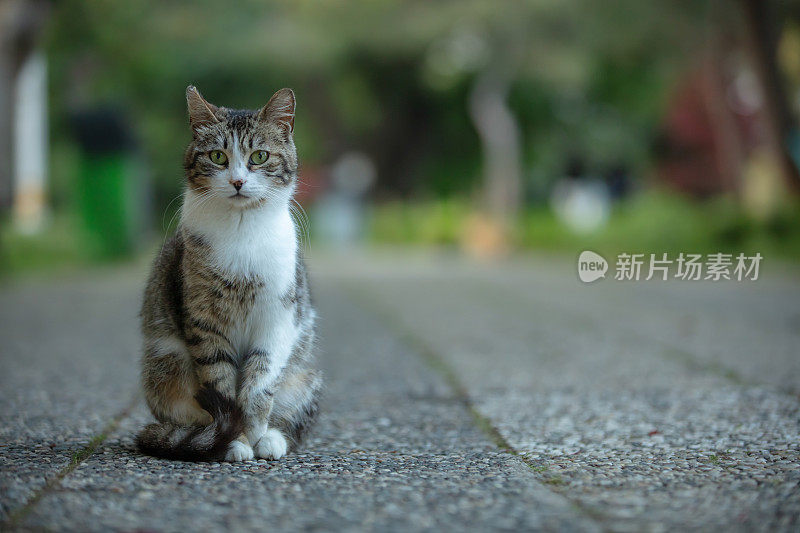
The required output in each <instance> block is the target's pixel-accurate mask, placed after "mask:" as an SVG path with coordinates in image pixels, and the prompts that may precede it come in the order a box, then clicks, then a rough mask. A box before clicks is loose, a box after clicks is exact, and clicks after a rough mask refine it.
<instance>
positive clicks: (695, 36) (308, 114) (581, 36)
mask: <svg viewBox="0 0 800 533" xmlns="http://www.w3.org/2000/svg"><path fill="white" fill-rule="evenodd" d="M705 10H706V2H704V1H695V0H669V1H668V0H659V1H654V2H637V1H635V0H610V1H607V2H595V1H592V0H571V1H567V2H564V1H557V0H529V1H522V0H520V1H515V2H501V3H497V2H489V1H478V0H458V1H456V0H449V1H440V2H418V1H400V0H381V1H354V2H339V1H333V0H329V1H313V2H312V1H309V0H301V1H296V0H295V1H289V0H285V1H273V2H264V1H255V0H250V1H243V2H237V3H235V4H229V5H226V6H225V7H221V6H220V4H219V3H217V2H212V1H211V0H200V1H195V2H181V1H174V0H173V1H163V0H162V1H158V2H156V1H155V0H137V1H131V2H109V1H102V0H88V1H87V0H63V1H61V2H57V3H55V8H54V11H53V16H52V20H51V24H50V27H49V31H48V39H47V51H48V55H49V58H50V65H51V77H52V83H51V99H52V102H53V108H52V111H53V112H52V115H53V120H52V123H53V128H54V137H55V139H54V150H55V152H56V153H57V154H59V157H61V156H63V155H64V154H66V153H68V149H67V148H64V146H63V145H64V144H66V143H68V140H67V139H68V138H69V129H68V123H67V117H68V116H69V112H70V111H71V110H73V109H76V108H79V107H81V106H90V105H95V104H98V103H112V104H114V105H116V106H118V107H119V109H120V110H121V112H124V113H125V114H126V115H127V116H128V117H130V119H131V121H132V123H133V125H134V126H135V128H136V130H137V137H138V139H139V140H140V143H141V144H140V148H141V150H142V151H143V152H144V154H145V157H146V160H147V161H148V162H149V165H150V168H151V176H152V182H153V188H154V192H155V197H156V203H155V206H154V212H155V213H157V214H158V213H162V212H163V211H164V209H165V208H166V205H167V204H168V202H169V201H170V200H171V199H172V198H173V197H174V196H175V195H176V194H178V192H179V190H180V186H181V174H182V171H181V166H180V165H181V151H182V149H183V145H184V142H186V141H188V138H189V132H188V128H187V126H186V119H185V110H184V101H183V98H184V96H183V95H184V89H185V87H186V85H188V84H190V83H193V84H195V85H197V86H198V87H199V88H200V89H201V90H202V91H203V94H204V95H205V96H206V97H207V98H208V99H209V100H211V101H212V102H215V103H218V104H220V105H228V106H232V107H251V108H254V107H257V106H260V105H262V104H263V103H264V102H265V101H266V100H267V99H268V98H269V96H270V94H271V93H272V91H274V90H275V89H277V88H280V87H282V86H292V87H293V88H295V90H296V92H297V95H298V116H297V126H296V136H297V143H298V146H299V149H300V155H301V158H302V159H303V161H304V162H305V164H306V165H308V166H316V165H320V164H327V163H330V162H331V161H332V160H333V159H334V158H335V157H336V156H337V155H338V154H340V153H341V152H342V151H345V150H350V149H358V150H361V151H363V152H366V153H367V154H369V155H370V156H371V157H372V158H373V159H374V160H375V161H376V164H377V166H378V171H379V173H378V175H379V180H380V181H379V184H378V191H377V194H378V196H379V197H382V198H386V197H398V196H401V197H409V196H412V195H418V194H424V195H428V196H431V197H434V198H436V197H439V198H441V197H447V196H453V195H463V194H469V193H470V192H471V191H472V190H473V188H474V186H475V184H476V183H477V181H478V180H479V177H480V172H481V167H480V165H481V159H480V153H479V144H478V140H477V137H476V134H475V131H474V129H473V128H472V126H471V124H470V122H469V118H468V116H467V112H466V109H467V98H468V95H469V91H470V88H471V84H472V82H473V80H474V79H475V77H476V76H477V75H478V74H479V73H480V72H481V71H482V69H485V68H487V66H488V65H491V64H493V63H495V62H497V61H507V62H509V64H511V65H512V68H513V70H514V79H515V82H514V83H513V87H512V91H511V95H510V104H511V107H512V109H513V110H514V112H515V113H516V114H517V117H518V119H519V122H520V125H521V129H522V133H523V136H524V147H525V163H526V168H527V170H528V172H527V174H528V177H529V179H530V180H531V181H536V180H539V181H549V180H552V179H554V178H555V177H557V175H558V173H559V172H561V171H562V170H563V162H564V160H565V157H566V156H567V154H568V153H574V152H576V151H579V152H581V153H584V154H587V156H588V157H589V159H590V162H592V163H595V164H598V165H602V164H611V163H616V162H619V161H624V162H626V163H627V164H629V165H631V166H633V167H636V168H639V167H642V166H643V165H646V162H647V151H648V148H649V143H650V139H651V137H652V132H653V129H654V127H655V124H656V123H657V121H658V118H659V116H660V113H661V109H662V107H663V101H664V98H665V94H666V92H667V91H668V90H669V88H670V86H671V83H672V80H673V79H674V77H675V74H676V72H678V71H679V69H680V67H681V65H682V64H683V63H684V62H685V61H687V58H689V59H691V55H690V54H689V51H691V50H692V49H693V48H694V47H695V45H696V43H697V42H698V41H700V40H702V39H703V38H704V35H705V34H704V29H705V24H706V22H705V16H704V15H705ZM68 169H69V166H67V165H64V166H62V165H54V168H53V174H54V180H55V183H56V184H63V183H69V182H70V179H69V177H68V176H67V177H64V176H59V174H64V173H67V172H68ZM542 186H543V184H542V183H538V184H537V183H533V184H532V185H531V187H532V188H534V189H536V188H541V187H542ZM68 196H69V194H68V191H61V192H58V191H57V194H56V200H57V201H67V199H68Z"/></svg>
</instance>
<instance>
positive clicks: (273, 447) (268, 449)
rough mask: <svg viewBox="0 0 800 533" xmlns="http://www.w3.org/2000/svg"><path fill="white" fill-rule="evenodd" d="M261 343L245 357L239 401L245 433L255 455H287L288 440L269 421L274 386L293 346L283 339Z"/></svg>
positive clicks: (269, 457) (270, 456)
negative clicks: (263, 345) (262, 344)
mask: <svg viewBox="0 0 800 533" xmlns="http://www.w3.org/2000/svg"><path fill="white" fill-rule="evenodd" d="M264 344H265V345H266V346H265V347H264V348H259V349H255V350H252V351H251V352H250V354H248V356H247V358H246V359H245V362H244V366H243V368H242V382H241V386H240V388H239V397H238V402H239V405H240V406H241V407H242V410H243V412H244V418H245V435H246V436H247V440H248V441H250V443H251V444H252V446H253V450H254V452H255V454H256V456H257V457H262V458H265V459H280V458H281V457H283V456H284V455H286V451H287V449H288V443H287V442H286V438H285V437H284V435H283V434H282V433H281V432H280V431H279V430H277V429H275V428H270V427H269V425H268V422H269V416H270V412H271V411H272V405H273V403H274V392H275V391H274V386H275V384H276V383H277V381H278V378H279V377H280V375H281V371H282V370H283V368H284V366H285V365H286V362H287V361H288V359H289V356H290V355H291V351H292V346H291V344H290V343H289V344H287V343H285V342H272V343H264Z"/></svg>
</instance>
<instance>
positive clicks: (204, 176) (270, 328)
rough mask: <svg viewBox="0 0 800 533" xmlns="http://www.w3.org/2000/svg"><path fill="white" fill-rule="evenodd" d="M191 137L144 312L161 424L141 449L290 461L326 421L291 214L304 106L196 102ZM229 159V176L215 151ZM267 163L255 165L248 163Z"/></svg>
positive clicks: (152, 394)
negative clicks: (178, 199)
mask: <svg viewBox="0 0 800 533" xmlns="http://www.w3.org/2000/svg"><path fill="white" fill-rule="evenodd" d="M187 103H188V107H189V117H190V125H191V127H192V131H193V139H192V142H191V143H190V145H189V147H188V148H187V150H186V156H185V161H184V164H185V170H186V180H187V187H186V192H185V193H184V203H183V208H182V213H181V223H180V225H179V227H178V230H177V232H176V233H175V235H173V236H172V237H171V238H170V239H169V240H168V241H167V242H166V243H165V245H164V247H163V248H162V250H161V253H160V254H159V256H158V257H157V259H156V261H155V264H154V266H153V270H152V273H151V276H150V279H149V281H148V284H147V288H146V290H145V297H144V304H143V307H142V332H143V336H144V357H143V359H142V383H143V388H144V391H145V398H146V399H147V403H148V406H149V407H150V410H151V411H152V413H153V415H154V416H155V417H156V418H157V419H158V421H159V423H158V424H152V425H150V426H148V427H146V428H145V429H144V430H143V431H142V433H141V434H140V435H139V437H138V439H137V442H138V444H139V447H140V449H141V450H142V451H143V452H145V453H148V454H151V455H157V456H162V457H169V458H181V459H190V460H191V459H194V460H209V459H222V458H225V459H228V460H246V459H250V458H252V457H253V456H258V457H264V458H273V459H277V458H280V457H281V456H282V455H283V454H285V453H286V452H287V451H290V450H291V449H293V448H294V447H296V446H297V445H299V444H300V442H301V441H302V438H303V436H304V434H305V433H306V432H307V430H308V428H309V427H310V425H311V423H312V422H313V420H314V418H315V416H316V414H317V405H318V396H319V391H320V388H321V377H320V375H319V373H318V372H317V370H315V368H314V366H313V348H314V338H315V337H314V321H315V317H316V314H315V311H314V308H313V306H312V305H311V297H310V293H309V288H308V279H307V274H306V269H305V264H304V261H303V257H302V253H301V249H300V247H299V245H298V234H297V229H296V227H295V223H294V221H293V219H292V217H291V215H290V207H289V206H290V202H291V200H292V194H293V192H294V189H295V184H296V181H297V155H296V151H295V147H294V141H293V139H292V129H293V125H294V95H293V94H292V92H291V91H290V90H288V89H282V90H281V91H278V92H277V93H275V95H274V96H273V97H272V99H271V100H270V102H269V103H268V104H267V105H266V106H265V107H264V108H263V109H261V110H259V111H237V110H230V109H226V108H221V107H216V106H214V105H212V104H209V103H208V102H206V101H205V100H203V99H202V97H201V96H200V94H199V93H198V92H197V91H196V89H194V88H193V87H190V88H189V89H188V90H187ZM214 150H220V151H223V152H224V153H225V155H226V162H225V164H216V163H214V162H213V161H212V159H211V158H210V156H209V153H210V152H211V151H214ZM258 150H263V151H266V152H268V154H269V155H268V158H267V160H266V161H264V162H263V163H262V164H260V165H256V164H253V159H251V154H252V153H253V152H255V151H258Z"/></svg>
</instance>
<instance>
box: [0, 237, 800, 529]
mask: <svg viewBox="0 0 800 533" xmlns="http://www.w3.org/2000/svg"><path fill="white" fill-rule="evenodd" d="M310 262H311V265H312V273H313V278H314V282H315V288H316V300H317V302H318V306H319V309H320V315H321V317H322V318H321V320H320V339H321V340H320V349H321V353H320V363H321V365H322V367H323V368H324V369H325V373H326V380H327V392H326V397H325V403H324V410H323V413H322V416H321V418H320V421H319V424H318V426H317V428H316V430H315V431H314V433H313V434H312V436H311V438H310V439H309V441H308V443H307V444H306V446H305V447H304V448H303V449H302V450H300V451H299V452H298V453H297V454H294V455H291V456H289V457H287V458H285V459H283V460H281V461H275V462H272V461H264V460H259V461H250V462H246V463H240V464H227V463H207V464H192V463H181V462H170V461H163V460H157V459H153V458H149V457H143V456H141V455H140V454H138V453H137V452H136V450H135V449H134V448H133V444H132V439H133V435H134V433H135V431H136V430H137V429H138V428H139V427H140V426H141V425H142V424H144V423H145V422H146V421H147V420H148V418H149V415H148V413H147V412H146V409H145V408H144V406H143V402H142V401H141V398H140V397H139V396H138V393H137V370H138V369H137V367H138V365H137V360H138V356H139V354H138V337H137V319H136V313H137V311H138V301H139V290H140V287H141V284H142V282H143V276H144V271H143V270H141V269H138V268H137V269H134V268H127V269H122V270H105V271H98V272H94V273H92V274H91V275H89V274H83V275H76V276H72V277H71V278H65V279H60V280H57V281H56V280H50V281H40V282H37V281H32V280H31V281H24V282H17V283H15V284H13V285H12V284H8V283H7V284H6V286H5V287H4V288H2V289H0V304H1V305H0V335H2V338H3V339H4V342H3V345H2V348H1V349H0V360H1V361H2V364H3V370H4V371H3V372H2V373H0V407H2V409H0V419H1V422H2V424H0V461H1V462H2V465H3V466H2V469H0V503H1V506H0V521H2V528H1V529H3V530H11V529H23V530H24V529H33V530H40V529H46V530H108V529H113V530H157V531H184V530H215V529H222V528H227V529H233V530H237V529H242V530H250V529H253V530H256V529H257V530H264V529H267V528H273V529H278V530H281V529H298V528H300V529H315V530H336V531H342V530H345V531H348V530H350V531H355V530H381V531H384V530H398V531H408V530H441V529H453V530H466V529H469V530H530V529H545V530H581V531H583V530H590V531H591V530H614V531H630V530H633V531H641V530H651V531H660V530H665V529H681V530H682V529H704V530H707V529H717V528H726V529H732V530H764V531H766V530H770V531H772V530H785V531H795V530H797V529H798V527H800V523H799V522H798V521H799V520H800V357H798V355H800V354H798V348H797V347H798V346H800V278H799V277H798V276H797V274H796V273H792V272H772V273H770V272H769V271H768V270H767V271H766V273H765V275H764V277H763V278H762V279H761V280H759V281H757V282H727V283H694V282H672V283H670V282H648V283H645V282H640V283H621V282H615V281H613V280H602V281H599V282H596V283H594V284H591V285H584V284H581V283H580V282H579V281H578V280H577V277H576V275H575V271H574V266H573V264H572V263H571V262H570V261H569V260H565V259H563V258H548V257H537V258H521V259H515V260H510V261H507V262H503V263H501V264H491V265H490V264H477V263H470V262H467V261H464V260H463V259H459V258H457V257H455V256H453V257H451V256H447V255H431V256H426V255H424V254H419V253H407V252H404V253H400V252H397V251H394V252H391V253H386V254H374V253H373V254H369V255H365V254H360V253H355V252H353V253H351V254H347V255H331V254H319V253H317V254H314V255H313V256H312V257H311V260H310ZM765 268H766V264H765Z"/></svg>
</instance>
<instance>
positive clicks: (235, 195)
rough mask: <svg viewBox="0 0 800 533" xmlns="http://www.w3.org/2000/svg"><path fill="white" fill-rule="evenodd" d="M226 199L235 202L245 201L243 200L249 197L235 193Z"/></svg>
mask: <svg viewBox="0 0 800 533" xmlns="http://www.w3.org/2000/svg"><path fill="white" fill-rule="evenodd" d="M228 198H233V199H235V200H240V199H245V198H250V197H249V196H247V195H246V194H242V193H240V192H237V193H236V194H231V195H230V196H228Z"/></svg>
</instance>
